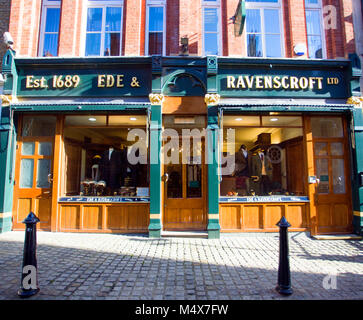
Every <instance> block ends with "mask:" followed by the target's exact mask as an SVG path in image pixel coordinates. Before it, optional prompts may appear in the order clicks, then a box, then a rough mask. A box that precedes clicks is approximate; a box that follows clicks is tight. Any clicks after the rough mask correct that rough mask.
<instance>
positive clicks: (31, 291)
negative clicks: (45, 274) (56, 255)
mask: <svg viewBox="0 0 363 320" xmlns="http://www.w3.org/2000/svg"><path fill="white" fill-rule="evenodd" d="M39 221H40V220H39V219H38V217H37V216H36V215H35V214H34V213H33V212H30V213H29V215H28V216H27V217H26V219H25V220H24V221H23V223H25V224H26V227H25V241H24V255H23V266H22V274H21V286H20V289H19V291H18V296H19V297H21V298H28V297H31V296H33V295H35V294H37V293H38V292H39V288H38V276H37V254H36V248H37V226H36V224H37V223H38V222H39Z"/></svg>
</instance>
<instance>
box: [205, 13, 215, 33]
mask: <svg viewBox="0 0 363 320" xmlns="http://www.w3.org/2000/svg"><path fill="white" fill-rule="evenodd" d="M204 32H218V13H217V8H205V9H204Z"/></svg>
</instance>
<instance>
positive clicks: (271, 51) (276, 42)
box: [266, 34, 281, 58]
mask: <svg viewBox="0 0 363 320" xmlns="http://www.w3.org/2000/svg"><path fill="white" fill-rule="evenodd" d="M266 57H270V58H273V57H281V41H280V35H277V34H269V35H266Z"/></svg>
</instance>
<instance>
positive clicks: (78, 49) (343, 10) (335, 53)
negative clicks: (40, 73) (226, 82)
mask: <svg viewBox="0 0 363 320" xmlns="http://www.w3.org/2000/svg"><path fill="white" fill-rule="evenodd" d="M56 2H59V4H58V5H59V7H60V19H59V21H60V25H59V37H58V55H59V56H62V57H66V56H84V55H85V49H84V42H85V33H86V24H87V21H86V20H87V7H88V6H89V5H90V4H92V5H95V6H97V5H103V4H102V2H103V3H104V2H105V1H99V2H97V1H86V0H84V1H83V0H63V1H48V2H46V1H45V3H48V4H49V3H51V4H50V5H53V3H56ZM106 2H107V1H106ZM238 2H239V0H220V1H219V0H215V1H207V0H203V1H202V0H199V1H189V0H167V1H147V0H138V1H134V0H123V1H122V0H120V1H108V2H107V3H109V4H110V5H113V4H119V5H120V6H121V7H122V35H121V39H122V45H121V55H123V56H139V55H140V56H143V55H148V53H147V52H145V39H146V33H147V7H148V5H160V6H163V7H164V10H165V11H164V16H165V17H164V19H165V21H164V28H165V30H164V32H165V41H166V44H165V49H164V53H165V55H167V56H173V55H178V54H179V52H180V39H181V38H182V37H188V39H189V54H190V55H197V56H202V55H204V48H203V9H204V8H205V7H208V6H211V5H213V6H216V7H217V9H218V23H219V33H220V34H219V41H220V46H221V48H220V51H219V55H221V56H238V57H243V56H246V55H247V54H246V37H245V32H246V31H244V34H243V35H242V36H241V37H236V36H235V35H234V32H233V30H234V24H233V19H232V17H233V16H234V14H235V11H236V7H237V5H238ZM269 2H270V4H271V3H273V4H274V5H275V4H277V7H276V8H277V10H278V11H279V14H280V19H281V21H280V26H281V29H283V30H280V32H281V36H282V38H283V39H282V48H283V49H284V50H283V52H282V53H281V57H284V58H294V57H296V55H295V53H294V46H295V45H296V44H305V45H306V46H308V43H307V42H308V41H307V38H308V35H307V32H308V31H307V24H306V21H307V20H306V18H307V17H306V11H305V6H306V4H304V1H301V0H284V1H281V0H279V1H277V0H276V1H267V4H268V5H269ZM308 2H310V3H312V4H313V6H312V10H315V11H318V14H319V15H320V19H321V22H322V21H323V20H325V22H326V26H327V28H326V30H325V31H324V32H322V34H321V35H320V36H321V37H322V38H323V40H324V43H325V44H324V51H325V52H324V56H323V57H325V58H328V59H334V58H347V57H348V54H349V53H353V52H355V42H354V30H353V21H352V10H353V8H352V1H350V0H348V1H339V0H322V1H320V0H314V1H307V2H306V3H308ZM252 3H253V2H249V1H247V2H246V6H247V8H249V6H250V5H251V4H252ZM257 3H259V4H260V3H261V2H260V1H258V2H257ZM42 7H43V11H44V8H45V4H44V3H43V4H42V1H41V0H33V1H24V0H14V1H12V6H11V20H10V33H11V34H12V35H13V38H14V42H15V45H14V49H15V50H16V51H17V54H18V55H21V56H32V57H36V56H41V54H40V53H39V46H40V41H41V40H40V39H41V37H42V31H41V30H42V29H41V21H42V12H43V11H42ZM266 8H268V6H267V7H266ZM43 18H44V16H43ZM43 23H45V22H43ZM267 31H268V30H266V32H267ZM305 56H306V55H305Z"/></svg>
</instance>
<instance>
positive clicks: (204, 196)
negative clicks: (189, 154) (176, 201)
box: [161, 137, 208, 231]
mask: <svg viewBox="0 0 363 320" xmlns="http://www.w3.org/2000/svg"><path fill="white" fill-rule="evenodd" d="M180 141H181V142H182V141H183V137H179V148H181V147H182V144H180ZM205 141H206V138H205V137H202V138H201V142H202V150H203V152H202V167H201V188H202V197H201V201H202V203H203V216H204V219H205V230H206V229H207V225H208V212H207V199H208V197H207V194H208V182H207V164H206V161H205V151H206V150H205ZM162 147H163V145H162ZM181 165H182V185H183V186H186V172H185V170H186V165H187V164H183V163H181ZM166 166H167V165H166V164H163V165H162V176H163V175H164V173H165V167H166ZM186 192H187V190H186V188H183V189H182V193H183V198H181V199H188V198H187V195H186ZM166 193H167V187H166V186H165V182H164V181H162V206H161V207H162V208H161V211H162V216H161V224H162V230H165V224H164V222H165V213H166V209H165V206H166V201H167V199H168V197H167V194H166ZM184 196H185V197H184ZM190 199H193V198H190ZM196 199H200V198H196ZM184 230H190V229H182V228H180V229H178V231H184Z"/></svg>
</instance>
